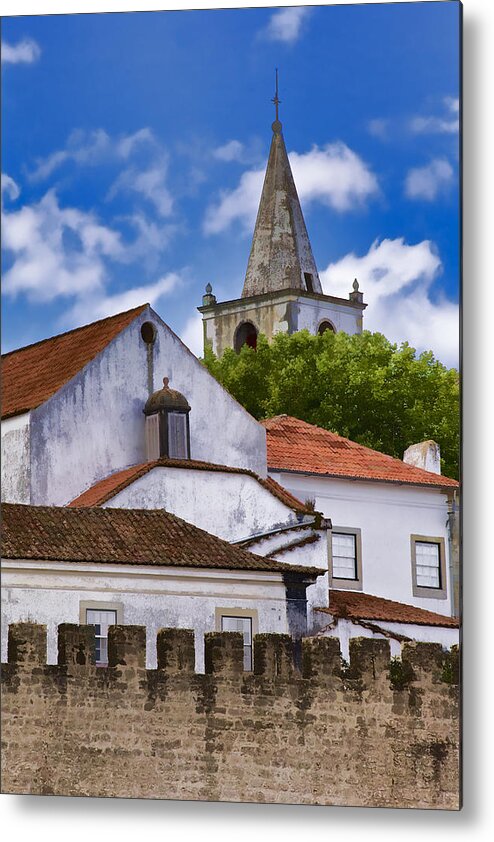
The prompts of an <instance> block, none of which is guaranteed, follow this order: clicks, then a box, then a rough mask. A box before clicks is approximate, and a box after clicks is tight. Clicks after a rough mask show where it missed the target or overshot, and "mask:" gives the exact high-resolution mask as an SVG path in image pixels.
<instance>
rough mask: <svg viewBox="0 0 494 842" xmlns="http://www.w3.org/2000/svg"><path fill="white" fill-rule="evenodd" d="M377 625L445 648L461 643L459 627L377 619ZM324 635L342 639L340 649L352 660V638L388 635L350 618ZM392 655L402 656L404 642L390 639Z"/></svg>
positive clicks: (411, 638) (340, 622)
mask: <svg viewBox="0 0 494 842" xmlns="http://www.w3.org/2000/svg"><path fill="white" fill-rule="evenodd" d="M325 619H327V620H328V621H329V620H330V619H331V617H330V616H329V615H327V614H326V615H325ZM375 623H376V625H378V626H380V627H381V628H383V629H386V630H388V631H391V632H394V633H397V634H402V635H405V637H408V638H410V640H416V641H422V642H425V643H440V644H441V646H442V647H443V649H451V647H452V646H457V645H458V643H459V636H460V635H459V631H458V629H447V628H441V627H440V626H418V625H415V624H413V623H386V622H382V621H381V620H376V621H375ZM322 636H323V637H337V638H339V641H340V650H341V655H342V657H343V658H344V659H345V660H346V661H349V660H350V640H351V639H352V638H354V637H372V638H376V639H379V640H385V639H386V635H384V634H379V633H378V632H373V631H371V629H366V628H365V627H364V626H360V625H358V623H352V622H351V621H350V620H343V619H340V620H338V621H337V623H336V625H335V627H334V628H326V629H325V630H324V632H323V633H322ZM389 643H390V650H391V657H392V658H400V657H401V649H402V645H403V644H402V643H401V642H400V641H399V640H393V639H392V638H391V639H390V640H389Z"/></svg>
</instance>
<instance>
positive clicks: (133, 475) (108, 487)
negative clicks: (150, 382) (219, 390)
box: [69, 459, 314, 515]
mask: <svg viewBox="0 0 494 842" xmlns="http://www.w3.org/2000/svg"><path fill="white" fill-rule="evenodd" d="M153 468H182V469H185V470H194V471H218V472H220V473H226V474H245V475H246V476H249V477H253V478H254V479H255V480H256V481H257V482H258V483H259V484H260V485H262V486H263V488H266V489H267V491H269V492H270V494H274V495H275V497H277V498H278V499H279V500H280V502H282V503H284V504H285V506H288V508H290V509H294V510H295V511H296V512H301V513H303V514H308V515H313V514H314V512H313V511H312V509H309V508H308V507H307V506H305V505H304V504H303V503H301V502H300V500H297V498H296V497H294V496H293V494H290V492H289V491H287V490H286V489H285V488H283V487H282V486H281V485H279V484H278V483H277V482H275V480H274V479H271V477H268V478H267V479H262V478H261V477H259V476H258V475H257V474H255V473H254V471H249V470H247V468H232V467H230V466H229V465H215V464H213V463H212V462H200V461H198V460H196V459H157V460H155V461H153V462H143V463H142V464H140V465H132V466H131V467H130V468H124V469H123V470H122V471H117V472H116V473H114V474H110V475H109V476H107V477H105V478H104V479H102V480H100V481H99V482H96V483H95V484H94V485H92V486H91V488H88V489H87V490H86V491H83V493H82V494H80V495H79V496H78V497H76V498H75V500H72V501H71V502H70V503H69V506H72V507H73V506H102V505H103V504H104V503H106V502H107V501H108V500H111V498H112V497H115V495H116V494H118V493H119V492H120V491H123V489H124V488H126V487H127V486H128V485H131V483H133V482H135V481H136V480H137V479H139V477H142V476H144V474H147V473H148V472H149V471H152V470H153Z"/></svg>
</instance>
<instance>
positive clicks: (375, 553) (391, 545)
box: [271, 471, 451, 615]
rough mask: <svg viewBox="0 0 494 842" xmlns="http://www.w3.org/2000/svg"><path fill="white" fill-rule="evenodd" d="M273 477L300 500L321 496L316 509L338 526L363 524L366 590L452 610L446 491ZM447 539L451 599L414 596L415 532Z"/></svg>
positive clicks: (280, 474)
mask: <svg viewBox="0 0 494 842" xmlns="http://www.w3.org/2000/svg"><path fill="white" fill-rule="evenodd" d="M271 475H272V477H273V479H275V480H276V481H277V482H279V483H280V484H281V485H284V486H285V487H286V488H287V489H288V490H290V491H291V492H292V493H293V494H295V495H296V496H297V497H298V498H299V499H301V500H306V499H308V498H310V497H312V498H315V508H316V510H317V511H321V512H322V513H323V514H324V515H325V517H330V518H331V520H332V524H333V529H334V530H335V531H337V528H338V527H344V526H345V527H351V528H357V529H361V537H362V576H363V587H362V590H363V591H364V592H365V593H369V594H375V595H377V596H382V597H385V598H387V599H394V600H397V601H398V602H405V603H408V604H409V605H417V606H419V607H420V608H425V609H427V610H428V611H435V612H437V613H438V614H447V615H450V614H451V602H450V595H451V588H450V569H449V547H448V535H447V528H446V518H447V501H446V495H444V494H441V493H440V491H439V490H438V489H427V488H420V487H416V486H406V485H394V484H391V483H385V482H363V481H350V480H339V479H332V478H329V477H328V478H325V477H313V476H308V475H298V474H289V473H284V472H281V471H280V472H276V471H273V472H272V473H271ZM411 535H424V536H429V537H434V538H438V537H439V538H444V544H445V555H446V582H447V598H446V599H429V598H427V599H426V598H423V597H417V596H414V595H413V590H412V561H411V548H410V536H411Z"/></svg>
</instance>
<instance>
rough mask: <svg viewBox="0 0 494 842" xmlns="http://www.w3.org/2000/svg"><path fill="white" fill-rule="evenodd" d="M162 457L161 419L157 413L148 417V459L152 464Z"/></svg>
mask: <svg viewBox="0 0 494 842" xmlns="http://www.w3.org/2000/svg"><path fill="white" fill-rule="evenodd" d="M160 456H161V453H160V417H159V415H158V413H156V414H155V415H148V416H147V417H146V458H147V460H148V462H152V461H154V459H159V458H160Z"/></svg>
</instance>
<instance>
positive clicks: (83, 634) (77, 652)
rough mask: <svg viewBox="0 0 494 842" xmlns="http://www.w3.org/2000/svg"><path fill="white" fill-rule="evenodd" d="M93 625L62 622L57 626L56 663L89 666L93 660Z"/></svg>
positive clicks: (94, 646)
mask: <svg viewBox="0 0 494 842" xmlns="http://www.w3.org/2000/svg"><path fill="white" fill-rule="evenodd" d="M95 648H96V641H95V627H94V626H92V625H87V626H78V625H76V624H75V623H62V624H61V625H60V626H59V627H58V663H59V664H60V665H63V664H66V665H67V666H78V667H82V666H89V665H91V664H94V662H95Z"/></svg>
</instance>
